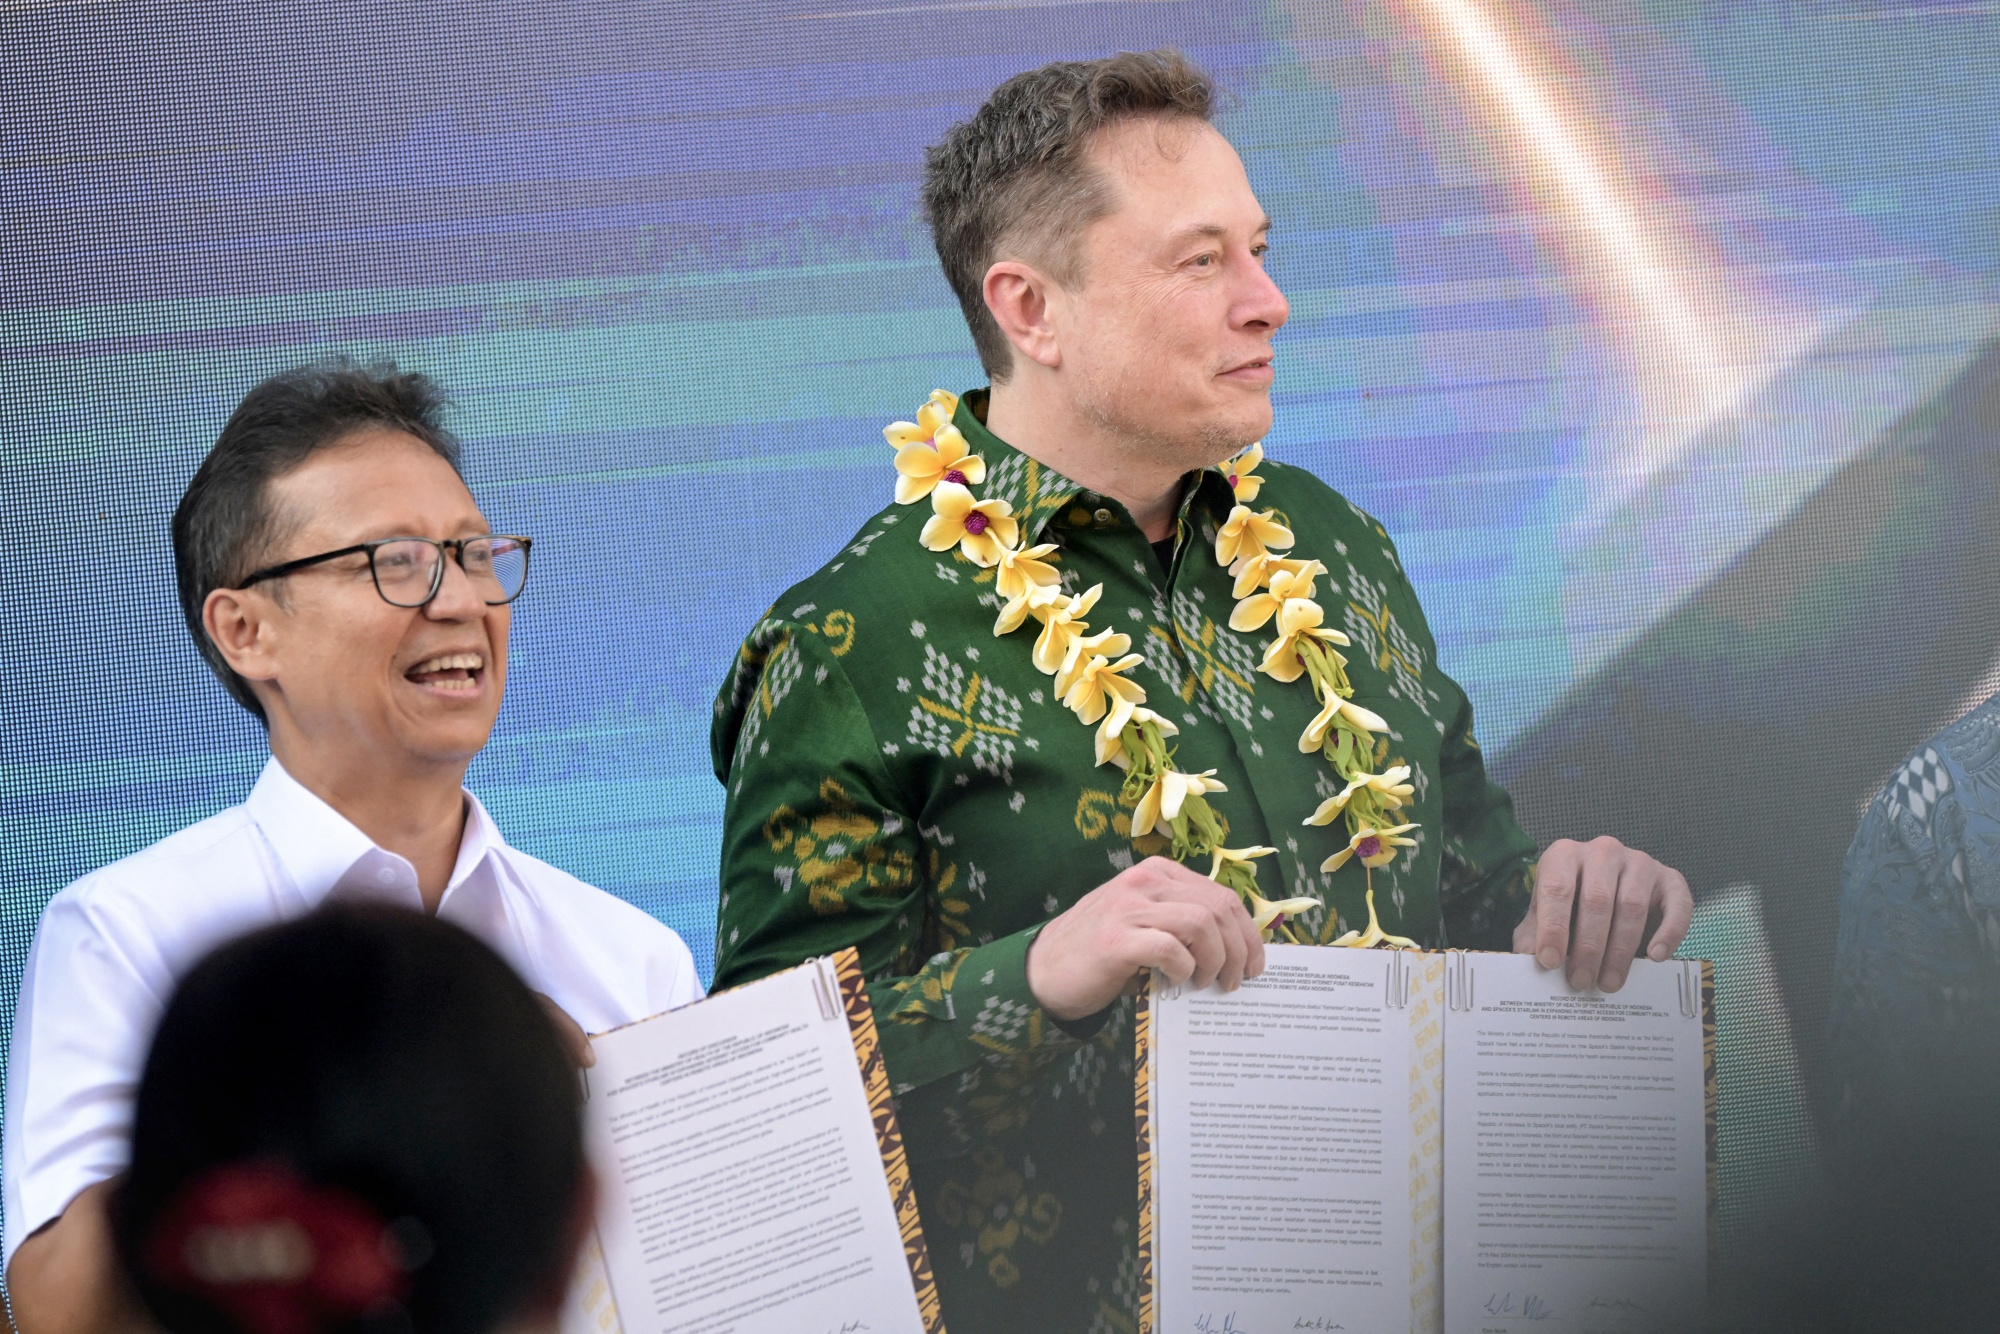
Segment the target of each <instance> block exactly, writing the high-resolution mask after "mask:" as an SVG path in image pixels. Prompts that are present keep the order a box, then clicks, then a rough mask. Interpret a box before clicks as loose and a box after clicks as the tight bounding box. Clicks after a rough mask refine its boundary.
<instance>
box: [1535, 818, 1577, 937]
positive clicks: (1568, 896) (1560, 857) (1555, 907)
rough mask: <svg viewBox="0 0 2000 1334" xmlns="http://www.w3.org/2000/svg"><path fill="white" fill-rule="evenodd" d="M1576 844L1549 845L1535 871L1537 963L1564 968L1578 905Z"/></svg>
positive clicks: (1565, 842) (1563, 842)
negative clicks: (1564, 957)
mask: <svg viewBox="0 0 2000 1334" xmlns="http://www.w3.org/2000/svg"><path fill="white" fill-rule="evenodd" d="M1575 849H1576V845H1575V844H1574V843H1571V842H1569V841H1568V840H1567V839H1562V840H1558V841H1557V842H1554V843H1551V844H1549V850H1548V851H1547V852H1545V853H1543V854H1542V861H1541V865H1540V866H1538V867H1537V868H1536V870H1535V905H1534V913H1535V962H1536V963H1538V964H1540V965H1541V966H1542V967H1544V968H1560V967H1562V961H1563V956H1564V955H1566V954H1568V953H1569V919H1570V913H1571V910H1572V909H1574V908H1575V906H1576V878H1577V858H1576V851H1575Z"/></svg>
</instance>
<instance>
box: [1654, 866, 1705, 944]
mask: <svg viewBox="0 0 2000 1334" xmlns="http://www.w3.org/2000/svg"><path fill="white" fill-rule="evenodd" d="M1664 869H1665V871H1666V876H1665V878H1664V880H1663V882H1662V884H1661V887H1660V893H1661V898H1662V903H1661V905H1660V926H1659V929H1658V930H1656V931H1654V932H1653V943H1652V944H1651V945H1649V946H1647V947H1646V957H1647V958H1649V959H1653V960H1656V961H1657V960H1661V959H1667V958H1671V957H1672V956H1673V952H1674V951H1675V950H1677V949H1679V948H1680V947H1681V942H1682V941H1683V940H1686V939H1687V933H1688V928H1689V927H1690V926H1692V925H1694V895H1693V893H1692V892H1690V891H1689V889H1688V882H1687V879H1686V877H1684V876H1683V875H1682V874H1681V873H1680V872H1679V871H1676V870H1674V869H1673V868H1672V867H1671V866H1669V867H1666V868H1664Z"/></svg>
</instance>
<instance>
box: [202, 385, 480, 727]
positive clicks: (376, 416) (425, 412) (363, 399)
mask: <svg viewBox="0 0 2000 1334" xmlns="http://www.w3.org/2000/svg"><path fill="white" fill-rule="evenodd" d="M445 407H446V399H445V395H444V391H443V390H442V389H440V388H439V387H438V385H437V383H436V381H434V380H432V379H431V378H430V377H429V376H426V375H419V374H417V373H415V372H413V371H399V370H397V369H396V365H395V363H394V362H391V361H380V362H375V363H372V364H369V365H362V364H360V363H359V362H356V361H353V360H350V359H349V358H346V357H333V358H329V359H327V360H325V361H318V362H314V363H313V364H311V365H309V366H300V367H297V368H295V369H293V370H288V371H280V372H279V373H278V374H276V375H273V376H271V377H270V378H269V379H267V380H265V381H264V382H263V383H261V384H259V385H258V386H257V387H256V388H255V389H252V390H251V391H250V392H249V393H248V394H246V395H244V398H243V401H242V402H241V403H239V404H237V405H236V411H234V412H232V413H230V414H229V420H228V422H226V423H225V424H224V425H223V428H222V434H221V435H220V436H218V437H217V438H216V441H215V447H214V448H213V449H211V450H209V451H208V457H207V458H205V459H203V460H202V461H201V466H200V467H199V468H197V469H195V473H194V480H192V481H190V482H189V483H188V488H187V493H186V494H185V495H183V496H182V497H181V503H180V504H179V506H177V507H176V508H175V510H174V524H173V537H174V571H175V575H176V578H177V580H178V583H179V591H180V599H181V615H182V616H183V617H185V618H186V620H187V627H188V632H189V633H190V634H192V635H193V636H194V642H195V646H196V647H197V648H199V649H200V650H201V656H202V659H203V660H204V661H206V662H207V663H208V666H209V670H210V671H212V672H214V673H215V675H216V678H217V679H218V680H220V681H221V682H222V684H223V686H224V688H225V689H227V690H228V691H229V694H230V696H231V697H232V698H233V699H235V701H236V702H237V703H238V704H241V705H242V706H243V707H244V708H246V709H248V710H250V712H252V713H254V714H256V715H257V718H258V721H260V722H262V721H265V718H264V709H263V706H261V705H260V704H258V703H257V697H256V696H255V695H254V694H252V693H251V691H250V685H249V682H247V681H245V680H244V679H243V678H242V677H240V676H238V675H237V674H236V673H235V672H233V671H231V670H230V669H229V664H228V663H227V662H225V661H223V658H222V654H221V652H220V651H218V650H217V649H216V647H215V644H214V643H213V642H212V641H211V640H210V639H209V637H208V631H207V629H205V628H204V627H203V625H202V617H201V608H202V604H203V603H204V602H205V601H207V600H208V595H209V594H210V593H212V592H214V591H215V590H216V589H218V588H235V587H237V586H239V585H240V584H241V583H242V582H243V580H244V579H245V578H246V577H247V576H248V575H249V574H250V573H251V572H252V571H253V570H255V569H256V568H257V566H258V565H260V564H263V563H264V556H265V554H266V553H267V552H268V551H269V550H270V549H271V547H272V546H273V545H275V543H276V542H277V540H278V539H279V537H280V536H281V535H282V523H283V521H284V518H285V516H283V515H280V514H278V513H276V512H275V509H274V507H273V506H272V504H271V503H270V486H271V483H272V482H273V481H274V480H276V479H277V478H279V477H282V476H283V475H284V474H286V473H288V472H290V471H291V470H292V469H294V468H296V467H298V466H299V465H300V464H301V463H304V462H305V461H306V459H307V458H309V457H311V456H312V454H313V453H314V452H316V451H318V450H321V449H325V448H327V447H328V446H330V445H337V444H339V443H340V442H341V441H342V440H344V439H346V438H347V437H348V436H351V435H353V434H354V433H355V432H356V431H358V430H362V429H365V428H367V427H370V426H382V427H387V428H389V429H391V430H396V431H402V432H404V433H406V434H408V435H412V436H415V437H416V438H417V439H419V440H421V441H423V442H424V443H425V444H427V445H429V446H430V447H431V448H432V449H434V450H436V451H437V453H438V455H439V457H441V458H443V459H444V460H445V462H447V463H449V464H451V466H452V467H453V468H454V469H457V468H458V467H459V446H458V440H457V438H456V437H454V436H453V435H452V434H451V432H449V431H447V430H446V429H445V428H444V411H445Z"/></svg>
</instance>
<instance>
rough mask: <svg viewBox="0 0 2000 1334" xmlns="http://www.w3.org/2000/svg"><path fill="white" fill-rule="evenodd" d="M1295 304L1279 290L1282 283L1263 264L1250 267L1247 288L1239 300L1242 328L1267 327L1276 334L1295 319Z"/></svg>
mask: <svg viewBox="0 0 2000 1334" xmlns="http://www.w3.org/2000/svg"><path fill="white" fill-rule="evenodd" d="M1291 314H1292V303H1291V302H1289V301H1287V300H1285V294H1284V293H1283V292H1282V291H1280V290H1278V284H1277V281H1276V280H1275V279H1273V278H1272V277H1271V275H1270V273H1269V272H1268V271H1267V270H1266V269H1265V268H1264V266H1263V265H1262V264H1252V265H1250V266H1249V268H1248V270H1247V273H1246V277H1245V281H1244V289H1243V291H1242V292H1241V293H1239V294H1238V296H1237V299H1236V323H1237V327H1238V328H1243V329H1252V328H1259V327H1261V328H1264V329H1268V330H1270V331H1271V332H1273V333H1275V332H1277V331H1278V330H1279V329H1281V328H1283V327H1284V323H1285V321H1286V320H1287V319H1289V318H1291Z"/></svg>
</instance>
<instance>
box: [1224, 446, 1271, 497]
mask: <svg viewBox="0 0 2000 1334" xmlns="http://www.w3.org/2000/svg"><path fill="white" fill-rule="evenodd" d="M1263 461H1264V446H1263V445H1262V443H1259V444H1254V445H1252V446H1250V448H1248V449H1246V450H1244V451H1243V452H1242V453H1241V454H1238V455H1237V456H1236V457H1235V458H1233V459H1231V460H1229V461H1228V462H1227V463H1225V464H1223V465H1222V475H1223V477H1224V478H1226V479H1227V480H1228V482H1229V489H1230V490H1231V491H1233V492H1235V493H1236V499H1237V501H1238V503H1240V504H1248V503H1249V502H1251V501H1253V500H1255V499H1256V498H1257V493H1258V492H1259V491H1261V490H1263V489H1264V479H1263V478H1261V477H1259V476H1257V475H1256V469H1257V465H1258V464H1260V463H1262V462H1263Z"/></svg>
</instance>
